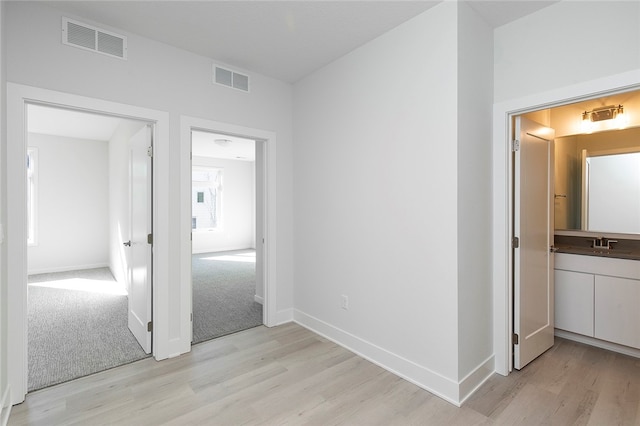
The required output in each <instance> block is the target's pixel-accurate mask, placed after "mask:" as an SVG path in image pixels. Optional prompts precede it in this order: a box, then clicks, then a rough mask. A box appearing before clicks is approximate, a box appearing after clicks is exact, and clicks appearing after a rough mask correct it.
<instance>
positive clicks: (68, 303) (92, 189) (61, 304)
mask: <svg viewBox="0 0 640 426" xmlns="http://www.w3.org/2000/svg"><path fill="white" fill-rule="evenodd" d="M150 129H152V128H151V127H149V125H148V124H147V123H146V122H142V121H137V120H127V119H124V118H120V117H115V116H112V115H103V114H97V113H93V112H92V113H88V112H85V111H81V110H70V109H65V108H61V107H57V106H49V105H42V104H38V103H29V104H27V135H26V139H27V140H26V143H27V185H26V189H27V197H26V198H27V218H26V221H27V225H28V226H27V240H28V244H27V274H28V278H27V282H28V284H27V305H28V320H27V322H28V333H27V335H28V345H27V353H28V390H29V391H34V390H37V389H41V388H43V387H47V386H51V385H54V384H58V383H62V382H64V381H68V380H72V379H75V378H78V377H82V376H85V375H88V374H93V373H96V372H98V371H102V370H105V369H108V368H112V367H115V366H119V365H123V364H126V363H129V362H132V361H136V360H139V359H142V358H145V357H146V356H147V354H148V353H149V352H150V347H149V344H146V347H142V346H141V344H145V343H146V342H145V341H144V340H145V339H146V338H147V337H148V336H146V335H144V334H142V335H140V333H138V334H139V335H138V336H137V338H136V336H134V334H133V333H132V330H134V331H136V329H135V321H132V317H134V318H137V317H138V316H139V315H138V310H137V309H136V308H135V306H134V305H133V304H132V301H134V300H135V298H134V297H133V291H132V289H133V288H134V287H135V286H134V285H133V283H137V284H138V285H140V282H141V280H140V279H139V278H137V277H135V279H132V276H131V271H133V270H143V271H144V270H148V269H149V268H150V261H149V260H148V259H143V260H142V262H143V263H144V265H139V267H137V268H135V267H134V265H133V261H134V260H135V258H136V257H135V256H134V255H133V253H132V252H133V251H134V249H137V248H138V250H139V247H142V251H143V252H148V253H149V254H150V249H149V248H145V247H144V246H143V245H141V244H131V240H135V238H136V237H135V232H133V231H135V230H136V229H137V228H142V229H141V231H142V232H143V233H145V232H146V231H147V229H148V228H149V229H150V222H151V221H150V218H151V211H150V204H149V203H147V202H146V199H145V198H144V197H142V196H141V194H140V193H139V192H140V191H139V190H136V191H132V190H131V189H135V188H136V185H132V182H134V181H132V178H133V177H134V173H132V172H133V171H134V170H135V171H136V174H137V175H139V174H140V172H141V171H143V172H145V173H144V176H143V180H144V181H143V182H142V186H143V187H144V186H146V185H147V184H148V183H149V182H150V179H147V176H149V172H150V167H149V165H147V164H146V163H147V158H146V157H147V155H146V151H147V145H148V144H150V142H151V139H150V137H145V135H142V138H143V139H144V140H141V142H140V143H141V144H142V146H143V150H144V152H143V154H144V157H143V160H142V161H143V164H142V167H141V165H140V164H135V163H134V162H132V159H133V157H132V156H131V153H132V152H134V151H133V149H132V148H133V147H135V146H136V145H135V143H134V142H135V141H136V139H135V137H134V135H138V134H140V133H141V131H143V130H146V131H150ZM140 137H141V136H138V140H139V139H140ZM137 186H140V185H137ZM130 194H131V196H130ZM137 200H140V201H137ZM138 204H141V206H140V207H138V208H133V209H132V206H134V207H135V206H137V205H138ZM147 207H148V208H147ZM136 210H141V215H139V219H138V220H139V221H141V222H140V224H138V225H137V226H134V222H133V221H131V220H130V219H131V218H132V214H131V213H132V211H136ZM144 237H145V239H146V233H145V234H144ZM125 241H126V243H124V244H123V242H125ZM145 243H146V241H145ZM145 279H146V277H145ZM146 284H147V283H143V284H142V285H143V286H146ZM148 284H150V282H149V283H148ZM149 289H150V285H149ZM141 297H144V299H145V300H143V301H142V304H143V306H146V305H149V306H150V304H151V299H150V294H147V295H143V296H141ZM132 313H133V314H134V315H132ZM145 328H146V323H145Z"/></svg>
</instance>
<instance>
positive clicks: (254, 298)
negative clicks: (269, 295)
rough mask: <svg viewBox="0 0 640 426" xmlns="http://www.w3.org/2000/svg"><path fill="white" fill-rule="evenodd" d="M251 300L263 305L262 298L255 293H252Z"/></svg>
mask: <svg viewBox="0 0 640 426" xmlns="http://www.w3.org/2000/svg"><path fill="white" fill-rule="evenodd" d="M253 301H254V302H256V303H259V304H261V305H264V298H262V297H260V296H258V295H257V294H254V295H253Z"/></svg>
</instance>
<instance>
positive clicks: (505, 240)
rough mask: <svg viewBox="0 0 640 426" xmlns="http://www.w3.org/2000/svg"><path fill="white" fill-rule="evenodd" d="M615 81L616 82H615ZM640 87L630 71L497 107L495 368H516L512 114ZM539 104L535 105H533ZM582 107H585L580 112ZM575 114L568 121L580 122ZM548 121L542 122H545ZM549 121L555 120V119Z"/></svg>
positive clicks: (506, 371)
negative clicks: (511, 178) (614, 76)
mask: <svg viewBox="0 0 640 426" xmlns="http://www.w3.org/2000/svg"><path fill="white" fill-rule="evenodd" d="M612 81H615V84H614V83H612ZM638 87H640V79H638V77H637V76H633V75H631V74H628V75H620V76H616V78H615V79H603V80H599V81H594V82H589V83H585V84H582V85H577V86H573V87H571V88H567V89H565V90H562V91H556V92H554V93H546V94H540V95H538V96H535V97H529V98H527V99H520V100H515V101H508V102H504V103H501V104H497V105H496V106H495V107H494V164H495V167H494V278H495V280H494V282H495V285H494V301H495V303H494V306H495V308H494V313H495V316H494V331H495V333H494V336H495V340H494V347H495V353H496V372H498V373H500V374H503V375H507V374H509V372H510V371H511V370H512V369H513V344H514V340H513V339H514V337H515V336H514V330H513V322H512V319H513V317H514V311H513V297H514V294H513V286H512V283H513V276H514V268H513V253H512V244H513V241H514V240H513V238H514V236H515V235H514V233H513V229H514V228H513V219H512V218H513V203H514V197H515V192H514V185H513V182H512V181H511V180H510V178H509V176H512V175H513V164H512V161H511V145H512V138H510V137H508V138H506V139H505V135H512V134H513V127H512V126H513V124H512V119H513V117H515V116H518V115H524V114H527V113H532V112H536V111H540V113H541V114H545V111H547V110H549V109H550V108H560V107H569V106H570V105H575V104H576V103H577V102H582V101H593V100H597V99H601V98H607V97H610V96H614V95H620V94H625V93H630V92H631V91H632V90H637V89H638ZM533 105H535V106H533ZM580 113H582V111H581V112H580ZM581 121H582V120H581V114H580V117H574V118H573V119H572V120H571V123H570V125H576V124H578V125H579V123H580V122H581ZM543 124H544V123H543ZM551 124H552V125H551V127H555V128H556V131H558V128H557V126H555V125H554V124H553V123H551Z"/></svg>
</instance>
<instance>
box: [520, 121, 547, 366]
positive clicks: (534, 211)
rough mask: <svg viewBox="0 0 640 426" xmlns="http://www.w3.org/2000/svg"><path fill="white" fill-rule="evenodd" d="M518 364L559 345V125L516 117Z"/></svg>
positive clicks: (523, 363)
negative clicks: (556, 159)
mask: <svg viewBox="0 0 640 426" xmlns="http://www.w3.org/2000/svg"><path fill="white" fill-rule="evenodd" d="M515 125H516V126H515V127H516V132H515V134H516V139H517V140H519V148H516V149H515V154H514V188H515V196H514V203H515V205H514V234H513V235H514V237H515V238H516V239H514V253H513V259H514V268H513V270H514V277H513V278H514V280H513V281H514V311H513V316H514V318H513V331H514V341H513V343H514V346H513V355H514V359H513V365H514V367H515V368H516V369H518V370H519V369H521V368H523V367H524V366H525V365H527V364H528V363H529V362H531V361H532V360H534V359H535V358H536V357H538V356H539V355H541V354H542V353H543V352H545V351H546V350H547V349H549V348H550V347H551V346H553V328H554V318H553V315H554V313H553V309H554V300H553V299H554V286H553V231H554V221H553V208H554V199H553V193H554V187H553V170H554V168H553V167H554V164H553V161H554V144H553V139H554V136H555V135H554V131H553V129H549V128H547V127H544V126H542V125H540V124H538V123H535V122H533V121H531V120H528V119H525V118H524V117H516V123H515Z"/></svg>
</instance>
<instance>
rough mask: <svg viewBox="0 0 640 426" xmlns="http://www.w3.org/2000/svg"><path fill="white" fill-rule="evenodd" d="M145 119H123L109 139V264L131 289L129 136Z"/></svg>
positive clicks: (116, 276)
mask: <svg viewBox="0 0 640 426" xmlns="http://www.w3.org/2000/svg"><path fill="white" fill-rule="evenodd" d="M142 126H144V123H141V122H137V121H129V120H122V121H121V122H120V124H119V125H118V128H117V129H116V131H115V133H114V134H113V136H112V137H111V140H110V141H109V268H110V269H111V273H112V274H113V276H114V278H115V279H116V280H117V281H118V282H119V283H120V284H123V285H124V286H125V287H126V288H127V292H128V291H129V288H128V287H129V284H130V283H129V280H128V278H127V263H128V261H129V259H128V257H127V256H128V254H129V250H127V249H126V248H125V246H124V245H123V244H124V242H126V241H128V240H129V238H130V229H129V223H130V220H131V213H130V211H129V202H130V199H129V197H130V195H129V193H130V187H129V173H130V170H129V167H130V166H129V155H130V146H129V139H130V138H131V137H132V136H133V135H135V134H136V133H137V132H138V131H139V130H140V129H141V128H142Z"/></svg>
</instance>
